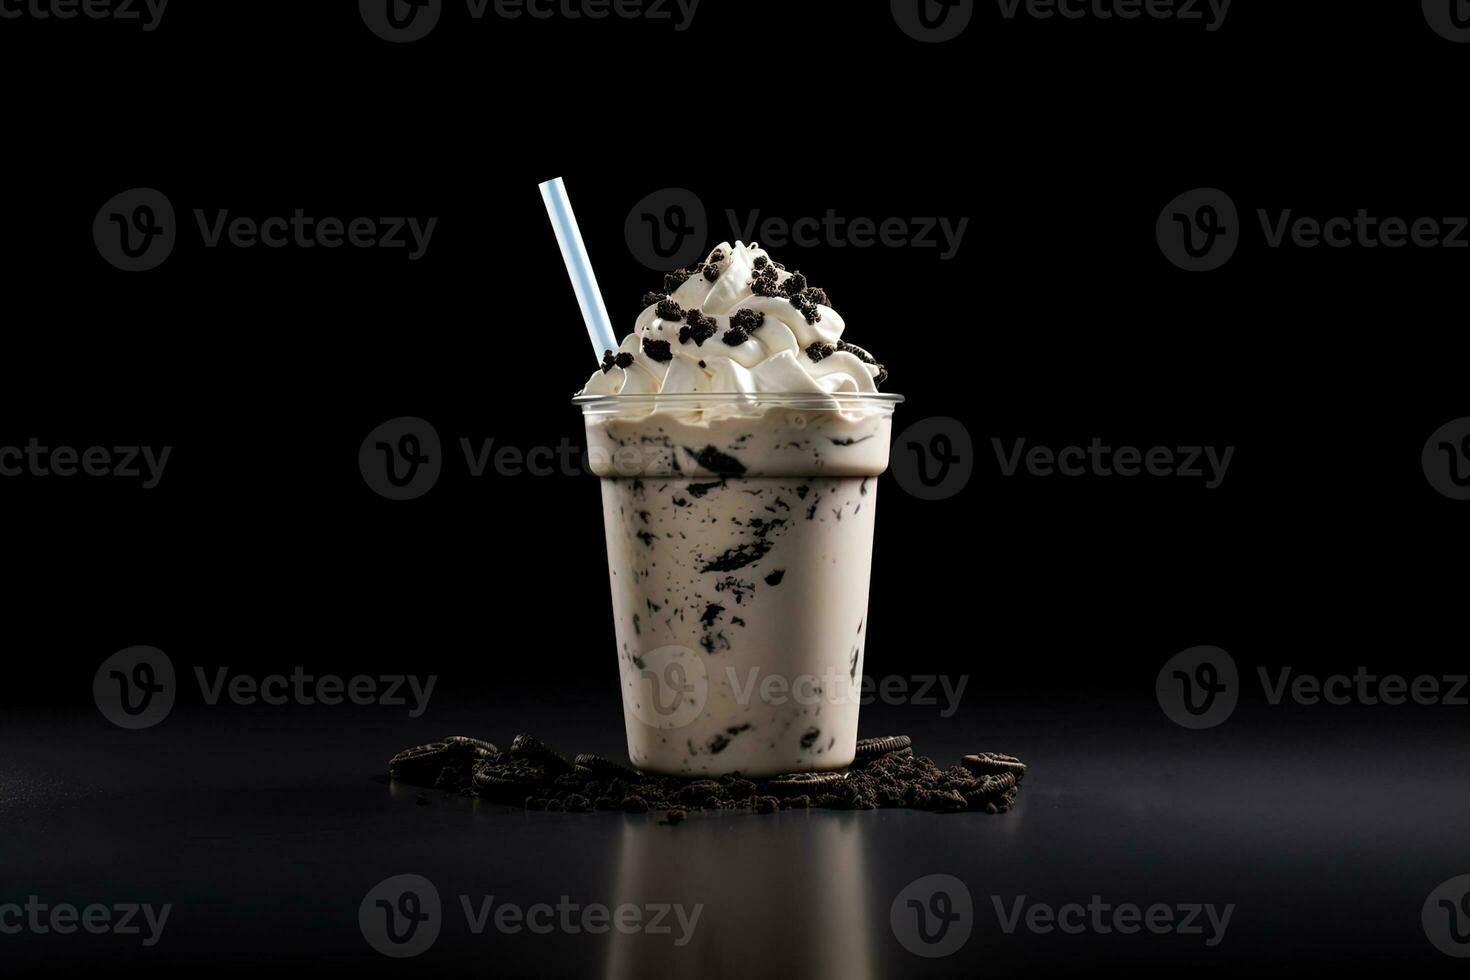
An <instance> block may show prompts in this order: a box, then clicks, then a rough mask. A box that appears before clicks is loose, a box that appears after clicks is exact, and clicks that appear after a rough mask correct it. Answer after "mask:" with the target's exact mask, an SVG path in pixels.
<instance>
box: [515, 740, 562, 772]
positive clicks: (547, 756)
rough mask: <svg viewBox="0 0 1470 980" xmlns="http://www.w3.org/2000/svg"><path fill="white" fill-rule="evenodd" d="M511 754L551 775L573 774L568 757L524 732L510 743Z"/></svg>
mask: <svg viewBox="0 0 1470 980" xmlns="http://www.w3.org/2000/svg"><path fill="white" fill-rule="evenodd" d="M510 754H511V755H513V756H517V757H519V758H522V759H525V760H526V761H527V762H531V763H534V764H536V765H539V766H542V767H543V768H545V769H546V771H547V772H550V773H563V772H571V771H572V764H571V762H569V761H568V760H567V757H566V756H564V755H562V754H561V753H560V752H558V751H556V749H553V748H552V747H551V746H549V745H547V744H546V743H545V742H543V741H541V740H540V739H539V738H537V737H536V736H535V735H530V734H527V733H525V732H522V733H521V734H520V735H517V736H516V737H515V739H514V741H512V742H511V743H510Z"/></svg>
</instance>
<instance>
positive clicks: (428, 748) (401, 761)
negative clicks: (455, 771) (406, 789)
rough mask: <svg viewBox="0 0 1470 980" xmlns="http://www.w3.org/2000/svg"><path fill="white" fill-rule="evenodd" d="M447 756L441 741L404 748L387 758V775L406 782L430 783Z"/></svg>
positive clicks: (446, 748)
mask: <svg viewBox="0 0 1470 980" xmlns="http://www.w3.org/2000/svg"><path fill="white" fill-rule="evenodd" d="M448 758H449V747H448V746H447V745H445V744H444V743H443V742H428V743H426V744H424V745H415V746H412V747H411V748H407V749H404V750H403V751H402V752H399V753H398V754H397V755H395V756H393V758H391V759H389V760H388V775H389V776H392V777H393V778H394V779H399V780H402V781H403V782H406V783H423V784H425V785H432V784H433V782H434V780H435V779H437V778H438V776H439V770H440V769H443V768H444V763H445V762H446V761H447V760H448Z"/></svg>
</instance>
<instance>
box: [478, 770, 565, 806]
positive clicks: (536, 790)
mask: <svg viewBox="0 0 1470 980" xmlns="http://www.w3.org/2000/svg"><path fill="white" fill-rule="evenodd" d="M550 783H551V780H550V779H549V778H548V777H547V775H546V772H545V770H543V769H539V768H536V767H533V766H527V765H515V764H512V765H509V766H486V767H483V768H481V769H478V770H476V772H475V776H474V785H475V792H477V793H479V794H480V795H481V796H483V797H485V798H486V799H487V800H496V801H498V802H501V803H524V802H525V801H526V800H527V799H529V798H531V797H535V796H544V795H545V791H546V790H547V788H548V786H549V785H550Z"/></svg>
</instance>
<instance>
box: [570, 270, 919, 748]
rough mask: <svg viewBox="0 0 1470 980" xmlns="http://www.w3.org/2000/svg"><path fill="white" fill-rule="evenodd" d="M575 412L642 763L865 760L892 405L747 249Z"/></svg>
mask: <svg viewBox="0 0 1470 980" xmlns="http://www.w3.org/2000/svg"><path fill="white" fill-rule="evenodd" d="M644 305H645V309H644V311H643V313H642V315H641V316H640V317H639V318H638V321H637V323H636V325H635V328H634V330H633V332H632V333H631V334H629V336H628V337H627V338H626V339H625V340H624V341H623V343H622V344H621V346H620V349H619V350H617V351H608V352H607V353H606V355H605V356H604V359H603V364H602V367H601V368H600V369H599V370H598V371H596V372H595V373H594V374H593V375H592V377H591V379H589V381H588V382H587V385H586V387H585V388H584V389H583V391H582V394H581V395H580V396H578V398H577V399H576V401H577V403H578V404H580V405H581V406H582V408H583V411H584V416H585V420H586V423H587V439H588V449H589V459H590V461H591V464H592V468H593V470H594V471H595V472H596V473H597V475H598V476H600V477H602V481H601V482H602V499H603V520H604V525H605V530H606V534H607V550H608V569H609V578H610V581H611V583H612V595H613V613H614V617H615V621H616V631H617V643H618V662H619V670H620V673H621V676H622V684H623V699H624V709H625V718H626V723H627V733H628V752H629V756H630V758H631V759H632V761H633V763H634V764H635V765H636V766H638V767H639V768H640V769H643V770H646V771H650V772H658V773H666V774H671V775H685V776H688V775H701V774H717V773H726V772H742V773H745V774H747V775H752V776H759V775H773V774H777V773H785V772H793V771H805V770H823V769H840V768H843V767H845V766H846V765H848V764H849V763H850V762H851V761H852V758H853V747H854V744H855V742H856V739H857V719H858V698H859V693H860V691H859V682H860V679H861V677H862V663H863V646H864V637H865V633H866V628H867V605H868V578H869V569H870V566H871V563H872V544H873V518H874V511H875V504H876V495H877V477H878V475H879V474H880V473H882V472H883V470H884V469H885V468H886V466H887V464H888V445H889V439H890V431H889V429H890V421H891V417H892V413H893V406H894V405H895V404H896V403H897V402H898V401H900V400H901V399H900V397H899V396H896V395H884V394H880V393H879V392H878V384H879V383H880V382H882V381H883V380H884V378H885V377H886V372H885V371H884V369H883V367H882V366H881V365H880V364H878V363H877V362H876V361H875V360H874V358H873V357H872V356H870V355H869V354H868V353H867V352H866V351H865V350H863V349H862V348H859V347H856V346H853V345H852V344H849V343H847V342H846V341H845V340H843V337H842V333H843V328H844V324H843V321H842V318H841V317H840V316H839V315H838V314H837V312H836V311H835V310H833V309H832V308H831V306H830V305H828V298H827V296H826V294H825V293H824V292H823V291H822V290H821V289H818V288H815V287H813V286H811V285H810V284H809V283H808V282H807V280H806V278H805V277H804V276H803V275H802V274H801V273H799V272H794V271H788V270H786V269H785V268H784V267H783V266H781V265H780V264H779V263H777V262H775V261H774V260H772V259H771V258H770V256H768V255H767V254H766V253H765V252H764V251H763V250H762V249H760V248H759V247H758V246H755V245H745V244H743V243H741V242H736V243H735V244H734V245H733V246H732V245H730V244H728V243H725V244H721V245H720V246H719V247H718V248H716V249H715V250H714V251H712V252H711V253H710V255H709V257H708V258H707V259H706V260H705V261H704V262H701V263H698V264H696V265H695V266H692V267H690V268H688V269H683V270H679V271H676V272H674V273H671V274H670V275H669V276H667V277H665V281H664V289H663V290H662V291H661V292H657V293H650V294H648V295H647V296H645V297H644Z"/></svg>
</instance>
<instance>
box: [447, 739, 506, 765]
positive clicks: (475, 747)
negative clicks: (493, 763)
mask: <svg viewBox="0 0 1470 980" xmlns="http://www.w3.org/2000/svg"><path fill="white" fill-rule="evenodd" d="M439 741H441V742H443V743H444V746H445V748H446V749H447V750H448V752H449V754H450V755H451V756H459V757H461V758H463V757H469V758H470V759H489V758H492V757H494V756H497V755H499V754H500V750H499V749H498V748H496V747H495V743H494V742H487V741H485V740H484V739H482V738H470V737H469V736H468V735H446V736H444V737H443V738H441V739H440V740H439Z"/></svg>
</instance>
